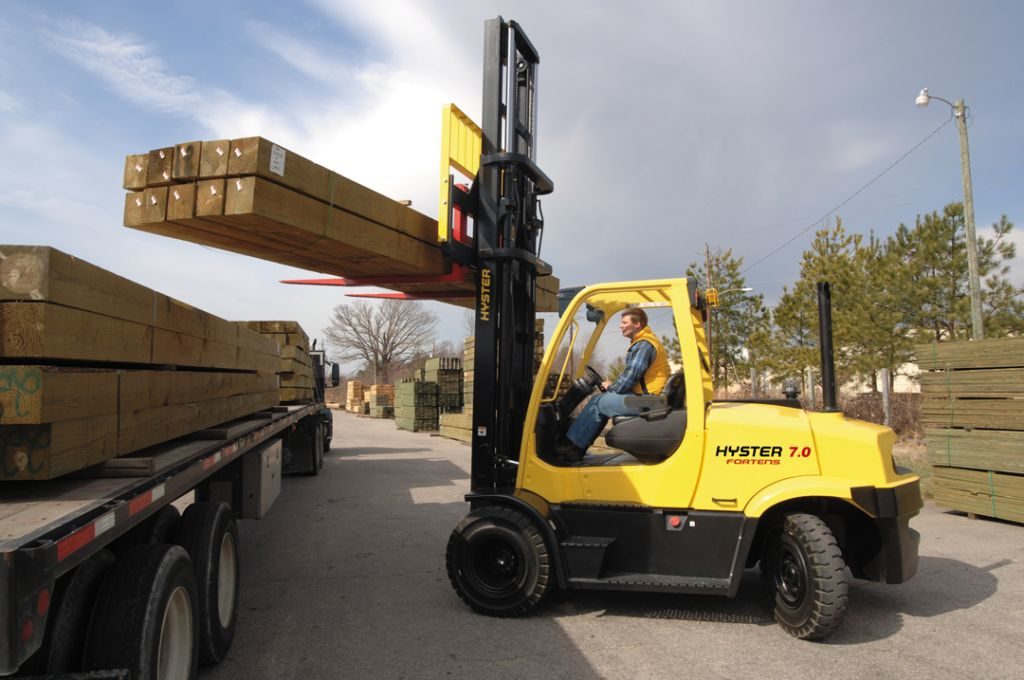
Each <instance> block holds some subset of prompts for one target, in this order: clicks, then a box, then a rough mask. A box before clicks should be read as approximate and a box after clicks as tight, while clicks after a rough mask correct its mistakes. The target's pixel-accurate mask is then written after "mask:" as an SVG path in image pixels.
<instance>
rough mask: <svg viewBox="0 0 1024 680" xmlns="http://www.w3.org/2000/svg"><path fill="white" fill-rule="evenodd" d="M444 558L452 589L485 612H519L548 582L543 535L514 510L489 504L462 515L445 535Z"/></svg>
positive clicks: (528, 606)
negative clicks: (446, 535) (446, 548)
mask: <svg viewBox="0 0 1024 680" xmlns="http://www.w3.org/2000/svg"><path fill="white" fill-rule="evenodd" d="M446 561H447V566H448V578H449V579H450V580H451V583H452V587H453V588H455V592H457V593H458V594H459V597H461V598H462V599H463V600H464V601H465V602H466V604H468V605H469V606H470V607H472V608H473V609H474V610H476V611H477V612H479V613H481V614H486V615H487V616H498V617H513V616H522V615H523V614H526V613H527V612H529V611H530V610H531V609H533V608H534V606H536V605H537V603H539V602H540V601H541V599H543V597H544V594H545V593H546V592H547V591H548V588H549V587H550V584H551V575H552V574H551V555H550V552H549V549H548V546H547V544H546V543H545V541H544V537H543V535H541V533H540V531H539V530H538V529H537V527H536V526H535V525H534V524H533V522H532V521H531V520H530V519H529V518H528V517H527V516H526V515H524V514H523V513H521V512H519V511H518V510H515V509H514V508H508V507H503V506H490V507H484V508H479V509H477V510H474V511H473V512H471V513H469V514H468V515H466V517H465V518H463V520H462V521H461V522H459V524H458V525H457V526H456V527H455V529H454V530H453V531H452V534H451V537H450V538H449V539H448V550H447V552H446Z"/></svg>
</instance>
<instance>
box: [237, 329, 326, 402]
mask: <svg viewBox="0 0 1024 680" xmlns="http://www.w3.org/2000/svg"><path fill="white" fill-rule="evenodd" d="M238 323H241V324H245V326H246V327H247V328H249V329H250V330H253V331H256V332H257V333H259V334H260V335H263V336H265V337H267V338H270V339H271V340H273V341H274V342H276V343H277V344H278V346H280V348H281V359H280V362H279V364H278V369H277V374H278V378H279V379H280V383H279V384H280V390H281V403H283V404H298V403H309V402H311V401H313V400H314V399H315V398H316V378H315V377H314V372H313V360H312V359H311V358H310V356H309V336H308V335H306V332H305V331H304V330H302V326H300V325H299V324H298V322H297V321H239V322H238Z"/></svg>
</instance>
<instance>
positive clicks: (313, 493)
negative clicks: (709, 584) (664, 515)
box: [200, 411, 1024, 680]
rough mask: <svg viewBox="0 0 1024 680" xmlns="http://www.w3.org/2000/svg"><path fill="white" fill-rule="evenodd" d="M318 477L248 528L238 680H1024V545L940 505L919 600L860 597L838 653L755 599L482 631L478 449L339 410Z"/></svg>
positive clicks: (624, 604)
mask: <svg viewBox="0 0 1024 680" xmlns="http://www.w3.org/2000/svg"><path fill="white" fill-rule="evenodd" d="M334 422H335V430H334V431H335V435H334V442H333V445H332V448H331V450H330V452H329V453H328V455H327V457H326V460H325V464H324V470H323V472H322V473H321V474H320V476H318V477H289V478H286V479H285V480H284V488H283V490H282V495H281V497H280V498H279V499H278V501H277V503H275V505H274V506H273V508H272V509H271V511H270V513H269V515H268V516H267V517H266V518H264V519H262V520H259V521H244V522H241V523H240V530H241V563H242V586H241V612H240V620H239V623H238V628H237V632H236V636H235V642H234V645H233V647H232V649H231V652H230V655H229V657H228V659H227V660H225V661H224V662H223V663H222V664H221V665H220V666H217V667H214V668H209V669H205V670H203V671H202V672H201V674H200V677H201V678H202V679H203V680H219V679H221V678H247V679H251V680H258V679H260V678H267V679H271V678H272V679H274V680H280V679H282V678H409V679H419V678H487V679H488V680H497V679H499V678H532V679H543V678H567V679H568V678H572V679H573V680H588V679H591V678H629V679H631V680H634V679H640V678H674V679H677V678H757V679H758V680H764V679H769V678H786V679H790V678H811V677H815V678H817V677H822V676H824V677H829V678H858V679H863V678H923V677H942V678H1021V677H1024V645H1022V640H1024V526H1020V525H1016V524H1010V523H1004V522H999V521H993V520H987V519H968V518H967V517H966V516H964V515H962V514H957V513H953V512H949V511H946V510H944V509H941V508H937V507H936V506H935V505H934V504H932V503H931V502H927V503H926V504H925V508H924V510H923V511H922V513H921V514H920V515H919V516H918V517H916V518H915V519H914V520H913V521H912V522H911V526H913V527H914V528H915V529H917V530H918V531H920V532H921V535H922V539H921V551H920V554H921V562H920V566H919V568H918V573H917V575H916V576H915V577H914V578H913V579H912V580H911V581H910V582H908V583H906V584H903V585H898V586H886V585H880V584H875V583H869V582H865V581H858V580H853V581H851V589H850V604H849V609H848V610H847V615H846V620H845V621H844V623H843V626H842V628H841V629H840V630H839V631H838V632H836V633H835V634H833V635H832V636H831V637H829V638H828V639H827V640H825V641H823V642H806V641H801V640H796V639H794V638H791V637H789V636H788V635H787V634H786V633H785V632H784V631H783V630H782V629H781V628H780V627H779V626H777V625H776V624H775V623H774V621H773V620H772V619H771V615H770V613H769V611H768V609H767V606H766V605H765V604H764V601H763V600H762V597H761V595H760V590H759V583H758V575H757V572H756V570H751V571H749V572H748V573H746V574H745V575H744V581H743V585H742V587H741V589H740V592H739V595H738V597H736V598H735V599H728V598H722V597H712V596H694V595H659V594H635V593H616V592H600V591H591V592H587V591H568V592H555V593H554V594H553V596H550V597H549V598H548V599H547V600H546V601H545V602H544V603H542V605H541V606H540V607H539V608H538V609H537V610H535V612H534V613H532V614H531V615H529V616H527V617H524V618H520V619H512V620H508V619H493V618H488V617H484V616H479V615H477V614H474V613H473V612H472V611H471V610H470V609H469V608H468V607H467V606H465V605H464V604H463V603H462V601H461V600H460V599H459V598H458V596H457V595H456V594H455V592H454V591H453V590H452V588H451V586H450V584H449V583H448V577H447V575H446V573H445V565H444V550H445V544H446V542H447V540H448V535H449V533H450V532H451V529H452V527H454V526H455V524H456V523H457V522H458V521H459V520H460V519H461V518H462V517H463V516H464V515H465V513H466V512H467V511H468V506H467V504H466V503H465V502H464V501H463V495H464V494H465V492H466V491H467V490H468V488H469V474H468V470H469V447H468V446H466V445H464V444H460V443H458V442H454V441H451V440H448V439H444V438H441V437H438V436H436V435H434V436H431V435H429V434H423V433H415V434H414V433H411V432H405V431H402V430H397V429H396V428H395V424H394V421H391V420H375V419H370V418H363V417H357V416H355V415H352V414H348V413H345V412H340V411H335V421H334Z"/></svg>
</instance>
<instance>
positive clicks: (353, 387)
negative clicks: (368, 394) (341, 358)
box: [345, 380, 364, 413]
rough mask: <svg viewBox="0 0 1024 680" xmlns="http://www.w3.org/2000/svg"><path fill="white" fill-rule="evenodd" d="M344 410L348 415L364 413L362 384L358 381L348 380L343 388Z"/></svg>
mask: <svg viewBox="0 0 1024 680" xmlns="http://www.w3.org/2000/svg"><path fill="white" fill-rule="evenodd" d="M345 410H346V411H348V412H349V413H364V411H363V383H361V382H360V381H358V380H349V381H348V385H347V386H346V387H345Z"/></svg>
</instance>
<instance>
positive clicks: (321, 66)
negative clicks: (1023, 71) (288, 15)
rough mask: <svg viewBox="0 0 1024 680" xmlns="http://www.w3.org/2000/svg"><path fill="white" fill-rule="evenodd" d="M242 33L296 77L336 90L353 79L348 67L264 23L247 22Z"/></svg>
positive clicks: (351, 67)
mask: <svg viewBox="0 0 1024 680" xmlns="http://www.w3.org/2000/svg"><path fill="white" fill-rule="evenodd" d="M245 30H246V33H247V34H248V35H249V36H250V37H251V38H252V39H253V40H254V41H255V42H256V43H257V44H258V45H259V46H260V47H263V48H264V49H266V50H268V51H270V52H271V53H273V54H275V55H277V56H278V57H279V58H280V59H281V60H282V61H283V62H285V63H286V64H288V65H289V66H291V67H292V68H294V69H295V70H296V71H298V72H299V73H302V74H304V75H306V76H309V77H310V78H314V79H316V80H319V81H321V82H322V83H326V84H329V85H332V86H338V85H340V84H342V83H344V82H346V81H349V80H350V79H351V78H352V77H353V75H354V73H353V71H354V69H353V66H352V65H351V64H349V63H346V62H344V61H340V60H338V59H333V58H330V57H328V56H327V55H325V54H323V53H322V52H318V51H317V50H315V49H314V48H313V47H311V46H310V45H309V44H308V43H306V42H304V41H303V40H300V39H299V38H296V37H295V36H293V35H291V34H289V33H287V32H285V31H282V30H280V29H278V28H276V27H275V26H273V25H271V24H268V23H266V22H264V21H257V20H255V19H250V20H248V21H246V22H245Z"/></svg>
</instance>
